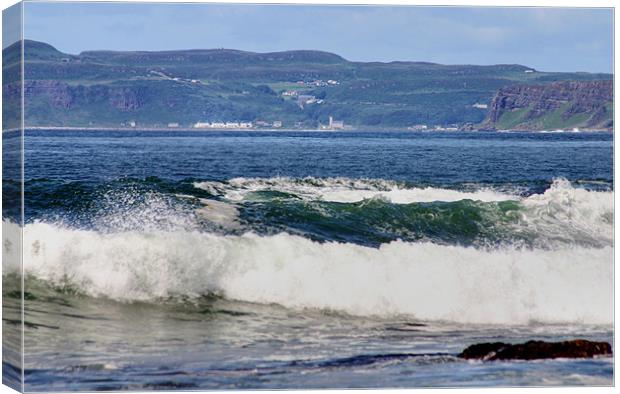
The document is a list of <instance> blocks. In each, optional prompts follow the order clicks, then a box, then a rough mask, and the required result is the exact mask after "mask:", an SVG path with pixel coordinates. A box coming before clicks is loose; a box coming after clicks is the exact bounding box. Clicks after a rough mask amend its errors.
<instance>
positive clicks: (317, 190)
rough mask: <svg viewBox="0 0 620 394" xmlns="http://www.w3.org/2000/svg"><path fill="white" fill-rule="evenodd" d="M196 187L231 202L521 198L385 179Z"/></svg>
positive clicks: (276, 181) (250, 180)
mask: <svg viewBox="0 0 620 394" xmlns="http://www.w3.org/2000/svg"><path fill="white" fill-rule="evenodd" d="M194 186H195V187H197V188H199V189H203V190H206V191H208V192H209V193H211V194H214V195H223V196H224V197H225V198H226V199H228V200H230V201H248V200H253V199H257V198H258V199H260V198H261V194H260V193H261V192H266V191H277V192H279V193H283V194H284V195H286V194H288V195H291V196H295V197H297V198H300V199H303V200H320V201H331V202H342V203H352V202H359V201H362V200H367V199H372V198H381V199H385V200H387V201H390V202H392V203H395V204H410V203H414V202H431V201H446V202H451V201H460V200H475V201H484V202H489V201H506V200H514V199H516V198H517V197H516V196H514V195H511V194H508V193H502V192H499V191H495V190H492V189H490V188H480V189H478V190H475V191H469V192H468V191H461V190H451V189H443V188H436V187H430V186H428V187H407V186H406V185H405V184H403V183H399V182H395V181H388V180H383V179H349V178H312V177H308V178H287V177H276V178H234V179H230V180H228V181H226V182H217V181H211V182H196V183H194Z"/></svg>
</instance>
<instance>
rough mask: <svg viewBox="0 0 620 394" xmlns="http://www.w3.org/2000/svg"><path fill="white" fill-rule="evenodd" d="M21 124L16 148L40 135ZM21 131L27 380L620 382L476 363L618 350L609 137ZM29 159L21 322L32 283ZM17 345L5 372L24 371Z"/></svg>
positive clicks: (155, 386)
mask: <svg viewBox="0 0 620 394" xmlns="http://www.w3.org/2000/svg"><path fill="white" fill-rule="evenodd" d="M3 138H4V144H5V148H4V149H5V152H9V151H10V148H11V146H13V147H14V148H15V147H18V146H19V144H20V143H21V141H20V135H19V134H18V133H12V134H11V133H4V135H3ZM23 143H24V147H25V151H24V158H25V173H24V185H23V187H24V193H25V201H24V215H25V225H24V228H23V235H24V243H23V251H24V255H23V272H24V276H23V281H24V284H25V289H24V293H23V298H24V305H25V310H24V319H25V322H24V342H23V345H24V349H23V350H24V355H23V362H24V371H23V373H24V379H25V384H24V389H25V390H27V391H122V390H141V391H144V390H185V391H187V390H227V389H237V390H244V389H315V388H425V387H513V386H582V385H589V386H609V385H612V384H613V383H614V380H613V378H614V370H613V357H611V356H604V357H597V358H594V359H573V360H570V359H554V360H538V361H466V360H463V359H461V358H459V357H458V354H459V353H460V352H461V351H462V350H463V349H464V348H466V347H467V346H469V345H472V344H475V343H481V342H498V341H501V342H507V343H518V342H525V341H528V340H546V341H561V340H567V339H575V338H583V339H589V340H596V341H607V342H610V343H612V344H613V340H614V338H613V328H614V326H613V324H614V315H613V291H614V287H613V285H614V283H613V271H614V265H613V264H614V260H613V251H614V228H613V225H614V218H613V213H614V203H613V195H614V189H613V134H611V133H596V132H579V133H533V132H503V133H500V132H430V133H424V132H396V131H394V132H388V131H381V132H371V131H364V132H361V131H360V132H357V131H325V132H302V131H272V132H262V131H247V132H239V131H238V132H230V131H221V132H218V131H192V132H189V131H188V132H182V131H161V132H156V131H150V132H147V131H69V130H64V131H63V130H36V131H33V130H30V131H26V133H25V137H24V141H23ZM15 157H16V158H18V156H15ZM10 158H11V157H10V155H9V153H6V154H5V172H4V174H5V175H4V179H3V194H4V199H5V204H4V208H3V230H4V231H3V233H4V239H3V247H4V256H5V257H4V267H3V298H4V305H3V306H4V320H3V325H4V327H5V330H8V331H10V330H11V329H13V330H15V328H16V327H21V325H20V322H19V319H20V313H21V311H20V307H19V306H20V300H21V298H22V293H21V291H20V283H21V279H22V277H20V272H21V269H22V266H21V260H20V256H19V250H20V248H19V247H18V246H19V245H20V240H19V238H18V235H19V230H20V229H19V227H18V222H17V221H18V218H19V208H20V207H19V204H17V205H15V204H7V203H6V201H13V200H11V198H13V199H15V198H16V197H18V196H19V192H20V190H21V187H22V185H21V183H20V182H19V178H15V177H11V174H12V172H11V171H10V170H7V168H9V167H10V163H8V162H6V160H9V159H10ZM16 218H17V219H16ZM5 332H7V331H5ZM16 343H18V342H16ZM7 350H10V349H6V348H5V359H4V362H3V371H4V375H5V379H19V375H20V373H21V371H20V370H19V364H20V361H21V360H20V356H19V354H17V353H14V352H13V353H11V352H10V351H9V354H8V355H7V354H6V353H7Z"/></svg>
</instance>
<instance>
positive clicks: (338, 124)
mask: <svg viewBox="0 0 620 394" xmlns="http://www.w3.org/2000/svg"><path fill="white" fill-rule="evenodd" d="M329 128H330V130H341V129H344V121H342V120H334V118H333V117H332V116H330V117H329Z"/></svg>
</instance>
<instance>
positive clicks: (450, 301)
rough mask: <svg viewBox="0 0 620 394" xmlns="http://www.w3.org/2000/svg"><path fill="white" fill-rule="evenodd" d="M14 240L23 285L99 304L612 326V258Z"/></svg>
mask: <svg viewBox="0 0 620 394" xmlns="http://www.w3.org/2000/svg"><path fill="white" fill-rule="evenodd" d="M4 225H5V226H8V227H11V226H15V225H13V224H6V223H5V224H4ZM7 229H9V230H10V228H7V227H5V234H6V230H7ZM9 233H11V232H10V231H9ZM24 237H25V242H24V261H25V270H26V272H27V274H30V275H33V276H35V277H37V278H40V279H42V280H46V281H50V282H53V283H64V282H67V281H68V282H70V283H71V284H72V285H73V286H77V287H79V288H80V289H81V290H82V291H84V292H86V293H87V294H90V295H92V296H97V297H98V296H105V297H110V298H114V299H118V300H153V299H157V298H158V297H165V296H169V295H173V294H179V293H180V294H186V295H198V294H204V293H208V292H217V293H220V294H222V295H224V296H226V297H228V298H231V299H238V300H243V301H249V302H258V303H278V304H281V305H283V306H286V307H289V308H296V309H304V308H321V309H329V310H337V311H343V312H346V313H350V314H355V315H380V316H390V315H395V314H408V315H412V316H415V317H416V318H418V319H425V320H447V321H455V322H467V323H498V324H519V323H527V322H531V321H540V322H548V323H549V322H579V323H585V324H590V323H591V324H611V323H612V322H613V248H612V247H604V248H581V247H571V246H567V247H564V248H561V249H556V250H519V249H514V248H504V249H496V250H485V249H475V248H465V247H458V246H442V245H436V244H432V243H405V242H392V243H389V244H384V245H382V246H381V247H380V248H378V249H374V248H368V247H363V246H359V245H353V244H341V243H323V244H320V243H316V242H312V241H310V240H308V239H305V238H302V237H298V236H293V235H289V234H284V233H282V234H279V235H274V236H265V237H263V236H258V235H255V234H245V235H242V236H222V235H215V234H208V233H200V232H194V231H178V232H156V231H151V232H134V231H128V232H120V233H107V234H101V233H97V232H94V231H85V230H74V229H67V228H61V227H58V226H55V225H51V224H46V223H33V224H28V225H27V226H26V227H25V229H24ZM5 244H6V241H5ZM5 252H7V253H8V256H6V257H7V259H6V260H5V263H7V265H6V266H5V268H6V267H8V268H11V267H13V269H16V268H17V267H19V264H12V263H11V261H13V260H17V259H18V254H16V249H15V248H13V247H8V248H6V246H5ZM7 260H8V261H7Z"/></svg>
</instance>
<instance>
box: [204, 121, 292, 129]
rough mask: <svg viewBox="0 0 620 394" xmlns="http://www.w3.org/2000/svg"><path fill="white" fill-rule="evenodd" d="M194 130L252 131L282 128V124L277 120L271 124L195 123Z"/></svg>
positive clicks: (263, 122) (261, 122)
mask: <svg viewBox="0 0 620 394" xmlns="http://www.w3.org/2000/svg"><path fill="white" fill-rule="evenodd" d="M193 127H194V128H195V129H252V128H255V127H274V128H280V127H282V122H281V121H279V120H276V121H274V122H273V123H269V122H265V121H257V122H256V123H252V122H196V123H194V126H193Z"/></svg>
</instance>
